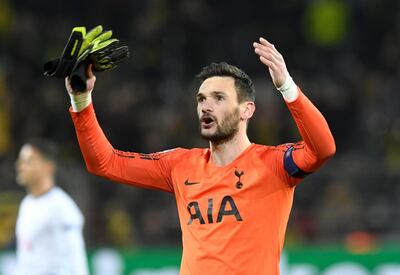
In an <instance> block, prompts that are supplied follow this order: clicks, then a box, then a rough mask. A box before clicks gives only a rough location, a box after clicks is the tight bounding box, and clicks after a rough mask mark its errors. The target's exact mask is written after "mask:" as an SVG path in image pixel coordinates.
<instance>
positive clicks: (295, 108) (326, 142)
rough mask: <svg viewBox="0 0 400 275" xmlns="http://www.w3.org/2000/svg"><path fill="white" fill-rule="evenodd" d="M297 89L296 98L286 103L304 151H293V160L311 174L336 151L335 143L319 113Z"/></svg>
mask: <svg viewBox="0 0 400 275" xmlns="http://www.w3.org/2000/svg"><path fill="white" fill-rule="evenodd" d="M297 89H298V96H297V98H296V100H294V101H292V102H286V104H287V106H288V108H289V110H290V112H291V114H292V116H293V118H294V120H295V122H296V125H297V128H298V130H299V132H300V135H301V137H302V138H303V140H304V145H305V146H304V147H305V148H304V150H297V151H296V150H295V151H294V152H293V159H294V161H295V162H296V163H297V165H298V166H299V167H300V168H301V169H302V170H304V171H307V172H312V171H315V170H316V169H317V168H318V167H319V166H321V165H322V164H323V163H324V162H325V161H326V160H327V159H329V158H330V157H332V156H333V155H334V154H335V151H336V145H335V141H334V139H333V136H332V133H331V131H330V129H329V126H328V123H327V122H326V120H325V118H324V117H323V115H322V114H321V112H320V111H319V110H318V109H317V108H316V107H315V106H314V105H313V104H312V103H311V101H310V100H309V99H308V98H307V97H306V96H305V95H304V94H303V93H302V92H301V90H300V88H297Z"/></svg>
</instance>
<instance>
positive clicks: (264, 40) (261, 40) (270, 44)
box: [259, 37, 275, 47]
mask: <svg viewBox="0 0 400 275" xmlns="http://www.w3.org/2000/svg"><path fill="white" fill-rule="evenodd" d="M259 41H260V43H261V44H263V45H265V46H269V47H275V46H274V44H272V43H270V42H269V41H268V40H267V39H265V38H264V37H260V38H259Z"/></svg>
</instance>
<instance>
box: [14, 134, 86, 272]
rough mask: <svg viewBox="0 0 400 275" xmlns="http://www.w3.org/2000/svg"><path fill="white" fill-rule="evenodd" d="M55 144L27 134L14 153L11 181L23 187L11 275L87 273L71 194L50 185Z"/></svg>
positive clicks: (78, 217) (80, 223) (79, 218)
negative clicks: (12, 178)
mask: <svg viewBox="0 0 400 275" xmlns="http://www.w3.org/2000/svg"><path fill="white" fill-rule="evenodd" d="M56 166H57V164H56V147H55V145H54V144H53V143H52V142H50V141H48V140H45V139H38V138H32V139H30V140H29V141H27V142H26V143H25V144H24V145H23V146H22V148H21V150H20V152H19V156H18V159H17V161H16V164H15V167H16V172H17V182H18V184H19V185H21V186H23V187H25V188H26V190H27V192H28V195H27V196H26V197H25V198H24V199H23V201H22V203H21V206H20V208H19V212H18V219H17V226H16V235H17V268H16V272H15V275H27V274H30V275H87V274H89V269H88V265H87V259H86V251H85V243H84V239H83V233H82V230H83V223H84V218H83V215H82V213H81V211H80V210H79V208H78V206H77V205H76V204H75V202H74V201H73V200H72V198H71V197H70V196H69V195H68V194H67V193H65V192H64V191H63V190H62V189H61V188H60V187H58V186H56V185H55V173H56Z"/></svg>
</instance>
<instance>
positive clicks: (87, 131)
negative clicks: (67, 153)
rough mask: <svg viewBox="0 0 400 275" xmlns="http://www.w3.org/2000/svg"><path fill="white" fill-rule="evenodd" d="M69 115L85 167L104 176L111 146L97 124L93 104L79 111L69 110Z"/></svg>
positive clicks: (111, 149)
mask: <svg viewBox="0 0 400 275" xmlns="http://www.w3.org/2000/svg"><path fill="white" fill-rule="evenodd" d="M71 109H74V107H71ZM71 116H72V119H73V122H74V125H75V131H76V136H77V138H78V142H79V147H80V149H81V152H82V155H83V158H84V160H85V163H86V167H87V169H88V170H89V172H91V173H93V174H96V175H99V176H106V174H107V171H106V167H107V163H109V162H110V159H111V158H112V155H113V147H112V146H111V144H110V143H109V141H108V140H107V138H106V137H105V135H104V133H103V131H102V129H101V128H100V126H99V125H98V122H97V119H96V115H95V112H94V109H93V106H92V105H91V104H89V106H87V107H86V108H84V109H83V110H80V111H79V112H72V111H71Z"/></svg>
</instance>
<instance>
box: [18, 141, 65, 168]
mask: <svg viewBox="0 0 400 275" xmlns="http://www.w3.org/2000/svg"><path fill="white" fill-rule="evenodd" d="M25 144H29V145H31V146H32V147H33V148H35V149H36V150H37V151H38V152H39V153H40V155H41V156H42V157H43V158H44V159H47V160H50V161H52V162H54V163H57V158H58V147H57V145H56V143H55V142H53V141H51V140H48V139H45V138H38V137H32V138H29V139H28V140H27V141H26V142H25Z"/></svg>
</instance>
